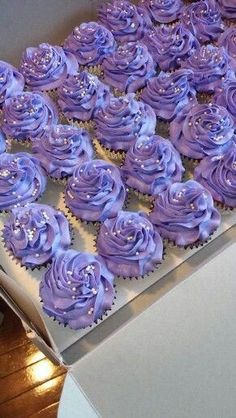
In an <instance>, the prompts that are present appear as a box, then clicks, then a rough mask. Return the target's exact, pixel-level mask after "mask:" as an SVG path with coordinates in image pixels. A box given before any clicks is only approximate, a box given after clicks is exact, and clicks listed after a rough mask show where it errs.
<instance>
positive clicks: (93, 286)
mask: <svg viewBox="0 0 236 418" xmlns="http://www.w3.org/2000/svg"><path fill="white" fill-rule="evenodd" d="M113 280H114V276H113V274H112V273H111V272H109V271H108V270H107V268H106V266H105V263H104V261H103V260H102V257H99V256H97V255H94V254H87V253H79V252H77V251H75V250H68V251H66V252H61V253H60V254H57V256H56V257H55V258H54V259H53V262H52V265H51V266H50V267H49V269H48V270H47V271H46V273H45V274H44V276H43V279H42V281H41V284H40V290H39V294H40V297H41V299H42V302H43V310H44V311H45V312H46V314H47V315H49V316H52V317H54V318H55V319H57V320H58V321H59V322H61V323H63V324H68V326H69V327H70V328H72V329H80V328H85V327H88V326H89V325H92V323H93V322H95V321H96V320H97V319H100V318H101V317H102V315H103V314H104V313H105V312H106V311H107V310H110V309H111V306H112V303H113V299H114V295H115V291H114V287H113Z"/></svg>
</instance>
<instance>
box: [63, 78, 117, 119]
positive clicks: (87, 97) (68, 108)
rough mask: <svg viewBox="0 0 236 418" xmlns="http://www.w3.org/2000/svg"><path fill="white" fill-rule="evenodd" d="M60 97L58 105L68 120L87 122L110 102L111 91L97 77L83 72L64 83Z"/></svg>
mask: <svg viewBox="0 0 236 418" xmlns="http://www.w3.org/2000/svg"><path fill="white" fill-rule="evenodd" d="M58 97H59V98H58V104H59V106H60V108H61V110H62V112H63V113H64V114H65V116H66V117H67V118H75V119H79V120H82V121H87V120H90V119H92V118H93V117H94V114H95V112H96V111H97V110H98V109H99V108H100V107H103V106H105V104H106V103H107V102H108V100H109V97H110V89H109V87H108V86H106V85H105V84H103V83H102V82H101V81H100V80H99V79H98V77H96V76H95V75H92V74H89V73H87V72H86V71H82V72H81V73H79V74H77V75H75V76H69V77H68V78H67V79H66V80H65V81H64V82H63V84H62V85H61V87H60V88H59V89H58Z"/></svg>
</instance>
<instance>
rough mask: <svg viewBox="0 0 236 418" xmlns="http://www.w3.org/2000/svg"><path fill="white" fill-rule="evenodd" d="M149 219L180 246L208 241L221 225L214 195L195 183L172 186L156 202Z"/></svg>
mask: <svg viewBox="0 0 236 418" xmlns="http://www.w3.org/2000/svg"><path fill="white" fill-rule="evenodd" d="M150 219H151V221H152V222H153V224H154V225H156V226H157V229H158V231H159V232H160V234H161V236H162V237H163V238H166V239H168V240H170V241H173V242H174V243H175V244H176V245H177V246H180V247H183V246H185V245H190V244H194V243H196V242H198V241H201V242H203V241H206V240H207V239H208V238H209V236H210V235H211V234H212V233H213V232H214V231H215V230H216V229H217V228H218V226H219V224H220V214H219V212H218V211H217V209H215V208H214V203H213V199H212V196H211V194H210V193H209V192H208V190H206V189H205V188H204V187H203V186H202V185H201V184H199V183H198V182H196V181H194V180H188V181H186V182H185V183H173V184H171V185H170V186H169V187H168V189H166V190H165V191H164V192H162V193H161V194H160V195H159V197H158V198H157V199H156V202H155V205H154V209H153V211H152V213H151V214H150Z"/></svg>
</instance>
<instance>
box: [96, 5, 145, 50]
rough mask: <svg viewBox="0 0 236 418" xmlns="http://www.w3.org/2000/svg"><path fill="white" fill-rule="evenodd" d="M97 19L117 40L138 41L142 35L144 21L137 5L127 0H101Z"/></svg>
mask: <svg viewBox="0 0 236 418" xmlns="http://www.w3.org/2000/svg"><path fill="white" fill-rule="evenodd" d="M98 19H99V22H101V23H102V24H103V25H104V26H106V27H107V28H108V29H109V30H110V31H111V32H112V33H113V35H114V38H115V39H116V40H117V41H118V42H130V41H138V40H140V39H141V38H142V37H143V35H144V31H145V26H146V23H145V21H144V19H143V17H142V16H141V14H140V13H139V11H138V9H137V7H136V6H135V5H134V4H132V3H130V2H129V1H126V0H113V1H112V2H111V3H105V2H103V3H102V4H101V6H100V8H99V10H98Z"/></svg>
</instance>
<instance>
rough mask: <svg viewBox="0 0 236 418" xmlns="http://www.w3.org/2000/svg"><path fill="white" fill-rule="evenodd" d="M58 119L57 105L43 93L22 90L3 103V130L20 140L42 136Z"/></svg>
mask: <svg viewBox="0 0 236 418" xmlns="http://www.w3.org/2000/svg"><path fill="white" fill-rule="evenodd" d="M57 121H58V114H57V110H56V106H55V104H54V103H53V101H52V100H51V99H50V98H49V97H48V96H47V95H44V94H43V93H39V92H32V93H31V92H22V93H20V94H17V95H15V96H12V97H9V98H8V99H6V101H5V103H4V105H3V123H2V130H3V131H4V133H5V134H6V135H7V136H8V137H9V138H13V139H14V140H16V141H19V142H24V141H27V140H30V139H31V140H34V139H35V138H39V137H41V136H42V135H43V134H44V132H45V130H46V129H47V128H48V127H49V126H52V125H53V124H55V123H57Z"/></svg>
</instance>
